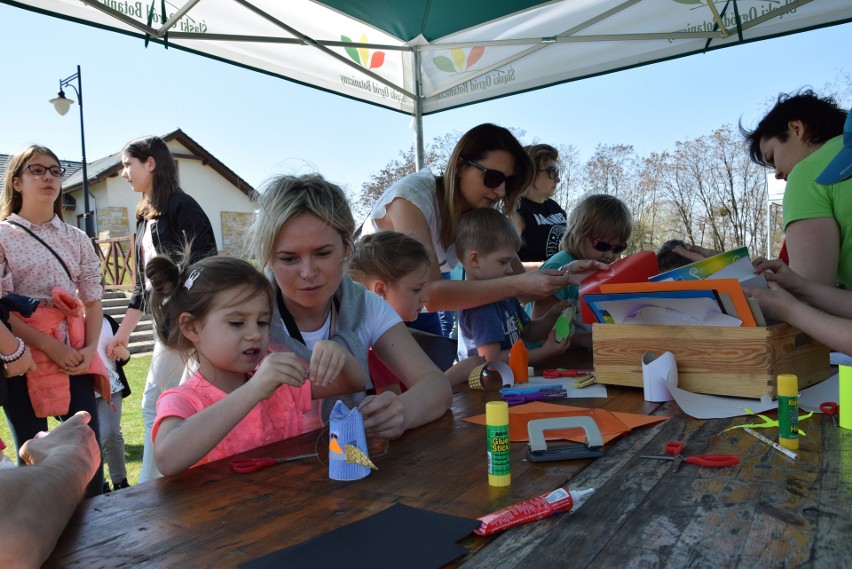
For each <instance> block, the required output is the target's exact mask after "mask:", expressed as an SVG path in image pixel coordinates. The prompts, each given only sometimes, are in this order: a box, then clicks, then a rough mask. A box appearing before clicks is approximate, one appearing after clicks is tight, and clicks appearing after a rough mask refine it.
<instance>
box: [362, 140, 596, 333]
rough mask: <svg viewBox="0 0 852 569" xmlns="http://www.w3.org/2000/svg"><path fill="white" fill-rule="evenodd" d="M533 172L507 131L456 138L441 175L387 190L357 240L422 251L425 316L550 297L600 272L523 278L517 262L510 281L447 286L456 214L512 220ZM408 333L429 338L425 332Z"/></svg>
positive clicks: (585, 268)
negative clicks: (479, 212) (394, 237)
mask: <svg viewBox="0 0 852 569" xmlns="http://www.w3.org/2000/svg"><path fill="white" fill-rule="evenodd" d="M532 171H533V168H532V163H531V162H530V158H529V156H528V155H527V153H526V152H525V151H524V149H523V147H522V146H521V144H520V143H519V142H518V141H517V140H516V139H515V137H514V136H513V135H512V133H511V132H509V131H508V130H507V129H505V128H503V127H499V126H496V125H493V124H481V125H479V126H476V127H474V128H472V129H471V130H469V131H468V132H466V133H465V134H464V135H463V136H462V137H461V139H459V141H458V143H457V144H456V146H455V148H453V151H452V153H451V154H450V159H449V161H448V163H447V167H446V168H445V170H444V174H443V175H442V176H435V175H434V174H432V172H431V171H430V170H428V169H423V170H421V171H419V172H415V173H414V174H410V175H408V176H406V177H405V178H403V179H401V180H399V181H397V182H396V183H394V184H393V185H391V186H390V187H389V188H388V189H387V190H386V191H385V193H384V194H383V195H382V197H381V198H380V199H379V201H378V202H377V203H376V205H375V206H374V207H373V210H372V211H371V212H370V214H369V216H368V217H367V220H366V221H365V222H364V223H363V225H362V227H361V233H362V234H368V233H375V232H376V231H381V230H386V231H398V232H400V233H405V234H406V235H410V236H411V237H414V238H415V239H417V240H418V241H420V242H421V243H422V244H423V246H424V247H426V251H427V252H428V254H429V258H430V261H431V268H430V285H429V301H428V302H427V303H426V308H427V310H430V311H437V310H459V309H463V308H472V307H475V306H481V305H483V304H489V303H493V302H498V301H500V300H505V299H506V298H510V297H523V298H539V297H542V296H546V295H551V294H553V293H554V292H555V291H557V290H559V289H561V288H563V287H565V286H567V285H568V284H570V283H572V282H580V280H582V278H584V277H585V276H587V274H588V273H589V272H590V271H593V270H598V269H602V268H606V267H605V265H603V264H600V263H593V262H583V263H578V264H575V265H572V266H571V267H566V269H568V271H561V270H544V271H531V272H524V268H523V265H521V262H520V260H518V259H515V261H514V262H513V268H514V274H512V275H509V276H506V277H502V278H500V279H495V280H493V281H488V282H485V281H478V282H477V281H451V280H448V279H449V273H450V270H451V269H453V268H454V267H455V266H456V264H457V263H458V259H457V258H456V254H455V249H454V247H453V242H454V241H455V238H456V228H457V226H458V222H459V218H460V217H461V215H462V214H464V213H465V212H467V211H469V210H471V209H473V208H478V207H495V208H498V209H499V210H500V211H502V212H503V213H504V214H505V215H507V216H514V215H515V213H514V212H515V208H516V206H517V203H518V199H519V197H520V195H521V193H522V192H523V190H524V189H525V188H526V187H527V186H529V184H530V182H531V180H532ZM433 318H436V317H434V316H433ZM414 327H417V328H420V329H423V330H426V331H427V332H433V333H434V332H435V330H434V328H432V329H429V328H428V327H426V326H421V325H415V326H414ZM445 332H446V330H445ZM438 333H440V331H439V332H438Z"/></svg>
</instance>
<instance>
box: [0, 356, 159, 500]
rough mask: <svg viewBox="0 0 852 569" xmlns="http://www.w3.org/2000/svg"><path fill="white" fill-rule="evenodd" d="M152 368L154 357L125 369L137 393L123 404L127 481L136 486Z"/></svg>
mask: <svg viewBox="0 0 852 569" xmlns="http://www.w3.org/2000/svg"><path fill="white" fill-rule="evenodd" d="M150 365H151V356H132V357H131V358H130V361H129V362H127V365H125V366H124V374H125V375H126V376H127V381H128V382H129V383H130V389H131V391H132V392H133V393H131V394H130V397H128V398H127V399H125V400H124V402H123V403H122V413H121V432H122V434H123V435H124V456H125V460H126V461H127V480H128V482H130V484H131V485H135V484H136V482H137V481H138V480H139V470H140V469H141V467H142V440H143V438H144V435H145V422H144V421H143V420H142V392H143V391H145V378H146V377H147V376H148V367H149V366H150ZM5 419H6V417H5V415H4V416H3V420H2V421H0V438H2V439H3V442H4V443H6V446H7V448H6V454H7V456H9V457H10V458H12V457H13V455H14V453H15V450H14V447H15V444H14V443H13V441H12V434H11V433H10V432H9V425H8V423H7V422H6V420H5ZM49 424H50V428H53V427H54V426H56V424H57V423H56V421H54V420H53V419H50V421H49ZM104 470H105V472H104V474H105V475H106V476H107V480H109V477H108V474H107V473H108V472H109V467H107V465H106V464H104Z"/></svg>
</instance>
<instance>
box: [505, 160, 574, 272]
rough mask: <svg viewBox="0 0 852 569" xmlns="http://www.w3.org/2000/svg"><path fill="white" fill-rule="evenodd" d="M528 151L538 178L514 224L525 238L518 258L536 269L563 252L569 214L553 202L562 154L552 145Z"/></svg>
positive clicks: (519, 203) (529, 188) (524, 199)
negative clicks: (566, 220)
mask: <svg viewBox="0 0 852 569" xmlns="http://www.w3.org/2000/svg"><path fill="white" fill-rule="evenodd" d="M524 150H526V151H527V154H529V157H530V160H532V163H533V169H534V170H533V171H534V175H533V179H532V183H531V184H530V185H529V186H527V189H526V191H525V192H524V195H523V196H521V199H520V201H519V202H518V209H517V215H516V216H515V220H514V221H515V225H516V226H517V227H518V231H519V232H520V233H521V238H522V239H523V245H521V249H520V250H519V251H518V258H519V259H520V260H521V262H522V263H523V264H524V267H525V268H526V269H527V270H532V269H537V268H538V267H539V266H541V264H542V263H543V262H544V261H546V260H547V259H549V258H550V257H552V256H553V255H555V254H556V253H558V252H559V242H560V241H561V240H562V235H563V234H564V233H565V218H566V217H567V214H566V213H565V210H564V209H562V207H561V206H560V205H559V204H558V203H556V201H555V200H553V199H552V198H553V194H555V193H556V187H557V186H558V185H559V181H560V180H559V152H558V151H557V150H556V149H555V148H554V147H552V146H550V145H549V144H533V145H532V146H525V147H524Z"/></svg>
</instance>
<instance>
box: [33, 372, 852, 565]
mask: <svg viewBox="0 0 852 569" xmlns="http://www.w3.org/2000/svg"><path fill="white" fill-rule="evenodd" d="M608 391H609V397H608V398H607V399H580V400H578V399H571V400H568V401H567V403H569V404H572V405H580V406H587V407H604V408H606V409H609V410H611V411H624V412H633V413H646V414H661V415H667V416H671V417H672V418H671V419H670V420H668V421H665V422H664V423H662V424H658V425H654V426H651V427H645V428H640V429H637V430H635V431H633V432H632V433H630V434H628V435H627V436H626V437H623V438H622V439H621V440H619V441H617V442H614V443H611V444H609V445H607V447H606V454H605V455H604V456H603V457H602V458H599V459H596V460H580V461H568V462H553V463H539V464H533V463H529V462H527V461H526V460H524V454H525V452H526V445H523V444H520V443H518V444H513V449H512V485H511V486H510V487H509V488H505V489H496V488H491V487H489V486H488V484H487V474H486V461H485V431H484V428H483V427H481V426H479V425H474V424H470V423H467V422H464V421H462V420H461V419H462V418H464V417H468V416H470V415H475V414H479V413H482V412H483V411H484V404H485V402H486V401H488V400H492V399H496V398H497V393H496V392H494V391H489V392H486V393H482V392H469V391H468V390H467V389H466V388H465V389H464V390H462V391H460V392H458V393H456V395H455V398H454V402H453V406H452V409H451V412H450V413H447V415H445V416H444V417H443V418H441V419H439V420H437V421H435V422H433V423H431V424H429V425H426V426H424V427H421V428H419V429H415V430H413V431H411V432H409V433H407V434H406V435H405V436H404V437H402V438H401V439H399V440H396V441H393V442H391V443H390V446H389V448H388V452H387V454H385V455H383V456H377V457H374V461H375V463H376V464H377V466H378V468H379V470H378V471H376V472H373V473H372V474H371V475H370V476H368V477H367V478H365V479H363V480H360V481H356V482H336V481H333V480H330V479H329V478H328V468H327V466H326V465H325V462H326V461H325V460H323V464H321V463H320V462H319V461H317V460H307V461H303V462H300V463H290V464H284V465H278V466H274V467H271V468H267V469H264V470H261V471H258V472H255V473H252V474H245V475H238V474H234V473H232V472H231V471H230V470H229V468H228V461H227V460H225V461H219V462H217V463H213V464H210V465H206V466H203V467H200V468H195V469H192V470H190V471H188V472H185V473H183V474H181V475H179V476H174V477H171V478H169V479H161V480H157V481H154V482H151V483H148V484H143V485H139V486H135V487H131V488H128V489H125V490H121V491H119V492H113V493H111V494H107V495H105V496H100V497H97V498H93V499H91V500H88V501H85V502H83V503H82V504H81V505H80V507H79V508H78V510H77V512H76V513H75V515H74V517H73V518H72V520H71V522H70V523H69V526H68V528H67V529H66V531H65V533H64V534H63V536H62V538H61V539H60V542H59V544H58V545H57V548H56V550H55V551H54V554H53V556H52V557H51V558H50V559H49V560H48V562H47V564H46V565H45V566H46V567H63V568H67V567H86V568H88V567H116V566H118V567H121V566H132V567H141V566H149V567H236V566H238V565H240V564H242V563H245V562H247V561H249V560H252V559H255V558H258V557H261V556H263V555H266V554H268V553H272V552H274V551H277V550H280V549H283V548H286V547H288V546H291V545H294V544H297V543H300V542H302V541H305V540H307V539H310V538H312V537H314V536H317V535H321V534H323V533H325V532H328V531H330V530H333V529H335V528H338V527H341V526H343V525H346V524H348V523H351V522H354V521H357V520H359V519H362V518H364V517H366V516H369V515H371V514H375V513H377V512H380V511H382V510H384V509H385V508H387V507H389V506H390V505H392V504H394V503H397V502H400V503H404V504H407V505H409V506H413V507H419V508H424V509H428V510H432V511H436V512H441V513H445V514H453V515H458V516H465V517H469V518H476V517H479V516H481V515H483V514H486V513H488V512H491V511H493V510H496V509H498V508H501V507H503V506H506V505H509V504H512V503H515V502H519V501H522V500H525V499H527V498H530V497H532V496H535V495H539V494H542V493H545V492H547V491H550V490H552V489H554V488H557V487H559V486H562V485H565V484H566V483H568V485H569V486H571V487H594V488H597V492H596V493H595V494H594V495H593V496H592V497H591V498H590V499H589V500H588V501H587V502H586V503H585V504H584V505H583V506H582V508H580V509H579V510H578V511H576V512H574V513H572V514H570V515H560V516H556V517H553V518H549V519H547V520H542V521H539V522H535V523H532V524H528V525H525V526H520V527H518V528H514V529H512V530H509V531H506V532H504V533H503V534H500V535H498V536H496V537H492V538H484V537H478V536H474V535H471V536H470V537H468V538H466V539H465V540H464V541H463V542H462V544H463V545H465V546H466V547H468V548H469V550H470V553H469V554H468V555H466V556H465V557H464V558H461V559H459V560H458V561H457V562H456V563H454V566H460V565H463V566H464V567H495V566H500V567H509V566H512V567H514V566H517V567H528V566H535V567H537V568H540V567H566V566H570V567H587V566H594V567H634V566H635V567H650V566H670V567H687V566H689V567H705V566H706V567H711V566H712V567H733V566H738V565H741V566H743V567H746V566H748V567H752V566H754V567H769V566H799V565H803V564H804V565H809V566H815V567H823V566H824V567H831V566H834V567H839V566H841V565H843V564H844V562H843V561H842V560H843V559H849V557H850V553H852V539H850V536H852V522H850V520H852V516H850V515H849V513H848V512H849V511H850V510H852V506H850V505H852V453H850V449H852V432H848V431H844V430H842V429H835V428H834V426H833V425H832V423H831V421H830V420H829V419H828V418H827V417H824V416H822V415H815V416H814V418H813V419H810V420H808V421H806V422H804V423H803V426H804V428H805V429H806V430H807V432H808V437H807V438H805V439H803V441H802V449H801V451H800V455H801V460H799V461H798V462H794V461H792V460H791V459H789V458H787V457H785V456H784V455H782V454H781V453H779V452H777V451H775V450H774V449H772V448H770V447H769V446H767V445H764V444H763V443H760V442H759V441H757V440H756V439H754V438H752V437H750V436H748V435H747V434H745V433H743V432H742V431H740V430H733V431H727V432H725V433H723V434H721V435H719V434H718V433H719V432H720V431H722V430H723V429H724V428H726V427H728V426H730V425H732V424H742V423H743V422H745V419H744V418H735V419H730V420H728V419H725V420H712V421H697V420H691V419H689V418H687V417H685V416H684V415H683V414H682V413H680V411H679V409H678V408H677V405H675V404H673V403H667V404H662V405H661V404H655V403H648V402H645V401H644V400H643V398H642V391H641V390H640V389H635V388H625V387H613V386H609V387H608ZM671 440H681V441H683V442H684V443H686V448H687V451H688V453H692V454H698V453H706V452H714V453H730V452H732V453H737V454H739V455H740V457H741V459H742V462H741V464H740V465H739V466H735V467H727V468H722V469H711V468H701V467H697V466H694V465H690V464H683V465H682V466H681V468H680V470H679V471H678V472H676V473H673V472H670V466H671V463H669V462H667V461H654V460H646V459H640V458H638V455H640V454H662V450H663V446H664V444H665V443H666V442H668V441H671ZM326 445H327V443H326V441H325V439H324V438H323V439H322V440H319V441H318V433H311V434H306V435H303V436H300V437H297V438H294V439H290V440H288V441H283V442H280V443H276V444H273V445H269V446H268V447H264V448H261V449H256V450H255V451H252V452H250V453H246V454H245V455H244V456H289V455H294V454H303V453H307V452H314V451H315V450H319V451H320V454H321V455H322V454H323V453H325V452H327V451H326V448H327V447H326Z"/></svg>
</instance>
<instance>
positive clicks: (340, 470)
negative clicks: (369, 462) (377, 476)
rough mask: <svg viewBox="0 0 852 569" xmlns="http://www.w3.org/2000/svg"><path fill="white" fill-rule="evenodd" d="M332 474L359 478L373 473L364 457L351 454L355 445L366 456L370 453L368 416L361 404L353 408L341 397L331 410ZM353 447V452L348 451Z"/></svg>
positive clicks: (339, 478)
mask: <svg viewBox="0 0 852 569" xmlns="http://www.w3.org/2000/svg"><path fill="white" fill-rule="evenodd" d="M328 438H329V440H328V477H329V478H331V479H332V480H359V479H361V478H364V477H365V476H367V475H368V474H370V467H369V466H366V465H365V463H364V462H363V461H360V460H359V461H356V460H353V459H352V458H351V456H352V454H353V452H352V449H347V447H350V446H351V447H354V448H355V449H358V450H360V451H361V452H360V453H355V454H360V455H362V456H363V457H369V452H368V450H367V437H366V435H365V434H364V419H363V418H362V417H361V412H360V411H358V408H357V407H356V408H354V409H351V410H350V409H349V408H348V407H346V405H344V404H343V402H342V401H340V400H338V401H337V402H336V403H335V404H334V407H333V408H332V410H331V415H330V416H329V422H328ZM347 451H349V452H347Z"/></svg>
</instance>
